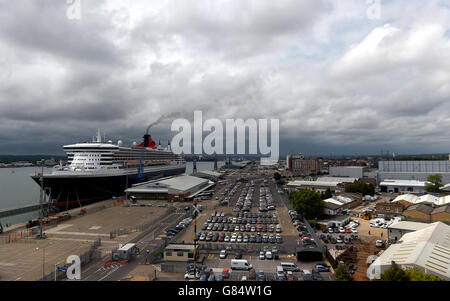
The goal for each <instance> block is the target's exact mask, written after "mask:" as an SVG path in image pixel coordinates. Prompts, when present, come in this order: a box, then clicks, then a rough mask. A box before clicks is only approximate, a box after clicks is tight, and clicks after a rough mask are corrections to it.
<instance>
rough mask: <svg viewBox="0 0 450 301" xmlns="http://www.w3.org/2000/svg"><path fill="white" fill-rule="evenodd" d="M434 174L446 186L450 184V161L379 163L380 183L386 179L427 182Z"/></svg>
mask: <svg viewBox="0 0 450 301" xmlns="http://www.w3.org/2000/svg"><path fill="white" fill-rule="evenodd" d="M434 174H440V175H441V176H442V182H443V183H444V184H447V183H450V161H437V160H430V161H380V162H378V182H379V183H380V182H382V181H384V180H386V179H396V180H417V181H427V179H428V176H430V175H434Z"/></svg>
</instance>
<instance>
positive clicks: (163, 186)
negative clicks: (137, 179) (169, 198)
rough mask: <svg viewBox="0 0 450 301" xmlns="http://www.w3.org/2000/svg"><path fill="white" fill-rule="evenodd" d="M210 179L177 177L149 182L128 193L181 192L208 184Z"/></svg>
mask: <svg viewBox="0 0 450 301" xmlns="http://www.w3.org/2000/svg"><path fill="white" fill-rule="evenodd" d="M208 182H209V180H208V179H202V178H198V177H193V176H187V175H182V176H177V177H170V178H165V179H162V180H155V181H149V182H146V183H142V184H140V185H136V186H133V187H131V188H129V189H128V192H142V191H149V190H151V191H152V192H168V191H169V189H175V190H179V191H186V190H189V189H191V188H193V187H195V186H197V185H200V184H206V183H208Z"/></svg>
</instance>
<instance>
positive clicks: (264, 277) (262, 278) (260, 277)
mask: <svg viewBox="0 0 450 301" xmlns="http://www.w3.org/2000/svg"><path fill="white" fill-rule="evenodd" d="M258 280H260V281H264V280H266V276H265V274H264V270H259V271H258Z"/></svg>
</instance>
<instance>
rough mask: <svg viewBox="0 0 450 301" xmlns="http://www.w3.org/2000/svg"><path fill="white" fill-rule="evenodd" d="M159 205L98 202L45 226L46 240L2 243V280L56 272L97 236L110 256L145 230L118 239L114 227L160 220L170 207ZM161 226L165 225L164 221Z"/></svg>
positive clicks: (103, 251) (36, 277) (0, 270)
mask: <svg viewBox="0 0 450 301" xmlns="http://www.w3.org/2000/svg"><path fill="white" fill-rule="evenodd" d="M149 203H152V202H149ZM157 204H161V202H156V201H155V202H153V205H154V206H153V207H122V206H114V207H106V208H100V206H102V204H101V203H97V204H96V210H94V209H92V208H93V207H88V209H87V212H88V213H87V214H86V215H84V216H74V217H73V218H71V219H69V220H67V221H65V222H62V223H60V224H59V225H57V226H56V227H55V226H52V227H44V232H45V233H46V234H47V236H48V238H47V239H45V240H37V239H34V238H30V239H27V240H24V241H21V242H16V243H10V244H0V280H10V281H14V280H37V279H39V278H41V277H42V276H43V274H49V273H51V272H53V271H54V269H55V264H57V265H58V266H62V265H63V264H64V262H65V260H66V258H67V257H68V256H69V255H81V254H83V253H85V252H87V251H88V250H89V249H90V247H91V246H92V244H93V242H94V241H95V240H96V239H97V238H101V241H102V244H101V246H100V247H99V248H98V250H99V251H100V252H101V254H102V258H103V259H102V260H105V259H107V258H108V256H110V254H111V250H113V249H115V248H117V247H118V246H119V244H125V243H127V242H129V241H130V240H132V239H133V238H135V237H137V236H138V235H139V234H141V233H142V232H134V233H130V234H126V235H121V236H117V237H116V238H114V239H110V238H109V236H110V234H109V233H110V232H111V231H113V230H114V229H118V228H133V227H136V226H139V225H142V224H145V223H149V222H151V221H153V220H157V219H158V217H159V216H161V215H162V214H163V213H164V212H165V211H166V210H167V208H162V207H157ZM178 206H181V205H178ZM89 208H90V209H92V210H90V209H89ZM77 211H79V209H77ZM175 214H178V213H175ZM159 226H160V227H161V228H163V227H164V223H161V224H159ZM147 240H148V237H147ZM155 240H159V241H161V238H159V237H156V238H155ZM143 242H145V238H144V240H143ZM144 245H145V244H144ZM138 246H139V245H138ZM44 249H45V254H44ZM102 263H103V262H102ZM43 272H44V273H43Z"/></svg>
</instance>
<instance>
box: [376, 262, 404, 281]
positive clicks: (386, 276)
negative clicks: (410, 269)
mask: <svg viewBox="0 0 450 301" xmlns="http://www.w3.org/2000/svg"><path fill="white" fill-rule="evenodd" d="M380 280H381V281H409V280H410V278H409V276H408V274H407V273H406V271H405V270H403V269H402V268H400V267H399V266H398V265H397V264H396V263H395V262H393V263H392V266H391V267H390V268H389V269H387V270H386V271H384V273H383V274H381V278H380Z"/></svg>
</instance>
